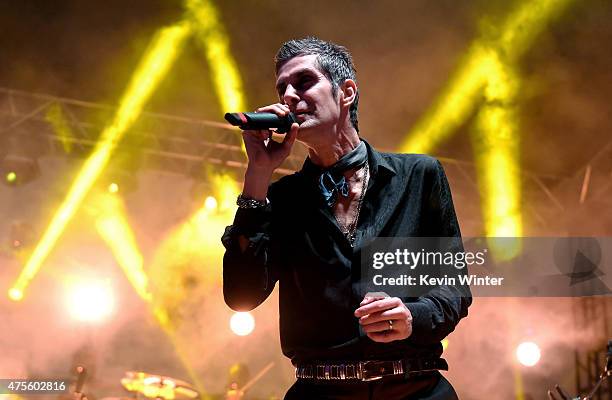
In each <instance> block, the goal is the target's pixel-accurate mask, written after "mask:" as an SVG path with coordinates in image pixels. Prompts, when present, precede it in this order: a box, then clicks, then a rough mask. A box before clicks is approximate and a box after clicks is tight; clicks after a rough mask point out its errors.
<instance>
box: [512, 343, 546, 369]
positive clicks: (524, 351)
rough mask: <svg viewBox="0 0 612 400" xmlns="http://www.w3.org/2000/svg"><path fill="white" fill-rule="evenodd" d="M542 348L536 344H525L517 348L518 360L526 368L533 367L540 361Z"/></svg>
mask: <svg viewBox="0 0 612 400" xmlns="http://www.w3.org/2000/svg"><path fill="white" fill-rule="evenodd" d="M540 356H541V353H540V347H539V346H538V345H537V344H535V343H534V342H523V343H521V344H519V345H518V346H517V348H516V358H517V360H518V361H519V362H520V363H521V364H522V365H524V366H526V367H533V366H534V365H536V364H537V363H538V361H540Z"/></svg>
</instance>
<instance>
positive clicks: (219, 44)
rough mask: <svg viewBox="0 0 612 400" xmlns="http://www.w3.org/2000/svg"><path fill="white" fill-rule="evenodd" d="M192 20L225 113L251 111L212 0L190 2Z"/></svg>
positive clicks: (227, 37) (190, 17) (227, 38)
mask: <svg viewBox="0 0 612 400" xmlns="http://www.w3.org/2000/svg"><path fill="white" fill-rule="evenodd" d="M185 8H186V10H187V16H188V18H189V19H190V20H191V21H193V22H194V31H195V35H196V38H197V40H198V42H199V43H200V45H201V46H202V47H203V49H204V53H205V55H206V60H207V61H208V65H209V67H210V71H211V78H212V81H213V85H214V88H215V92H216V93H217V97H218V98H219V102H220V105H221V109H222V110H225V112H230V111H232V110H246V109H248V108H247V106H246V102H245V96H244V90H243V85H242V78H241V77H240V72H239V70H238V65H237V63H236V61H235V60H234V58H233V57H232V53H231V50H230V43H229V36H228V35H227V33H226V32H225V29H224V27H223V23H222V22H221V20H220V18H219V11H218V10H217V8H216V7H215V5H214V3H213V2H212V1H211V0H186V1H185Z"/></svg>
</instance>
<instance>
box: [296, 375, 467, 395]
mask: <svg viewBox="0 0 612 400" xmlns="http://www.w3.org/2000/svg"><path fill="white" fill-rule="evenodd" d="M458 399H459V398H458V397H457V393H455V390H454V389H453V387H452V386H451V384H450V383H449V382H448V381H447V380H446V379H444V377H443V376H442V375H440V373H439V372H433V373H430V374H426V375H421V376H414V377H410V378H408V379H406V378H404V377H396V376H392V377H388V378H383V379H380V380H377V381H371V382H350V383H347V382H344V383H340V382H329V381H327V382H326V381H323V382H321V381H318V382H313V381H307V380H298V381H297V382H295V383H294V384H293V386H291V388H289V391H288V392H287V394H286V395H285V400H458Z"/></svg>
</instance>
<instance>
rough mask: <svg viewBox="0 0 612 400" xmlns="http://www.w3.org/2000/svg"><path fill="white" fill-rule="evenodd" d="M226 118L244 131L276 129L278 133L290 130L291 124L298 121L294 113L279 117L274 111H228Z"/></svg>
mask: <svg viewBox="0 0 612 400" xmlns="http://www.w3.org/2000/svg"><path fill="white" fill-rule="evenodd" d="M225 120H226V121H227V122H229V123H230V124H232V125H234V126H238V127H240V129H242V130H243V131H248V130H253V131H257V130H263V129H276V132H277V133H287V132H289V130H290V129H291V124H293V123H294V122H297V121H296V119H295V115H293V113H289V114H287V115H285V116H284V117H279V116H278V115H276V114H274V113H254V112H237V113H226V114H225Z"/></svg>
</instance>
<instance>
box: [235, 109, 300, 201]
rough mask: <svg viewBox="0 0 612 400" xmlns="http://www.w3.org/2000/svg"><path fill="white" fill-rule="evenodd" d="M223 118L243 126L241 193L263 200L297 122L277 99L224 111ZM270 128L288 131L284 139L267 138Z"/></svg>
mask: <svg viewBox="0 0 612 400" xmlns="http://www.w3.org/2000/svg"><path fill="white" fill-rule="evenodd" d="M260 115H262V116H260ZM225 119H227V120H228V121H229V122H230V123H231V124H232V125H237V126H239V127H240V128H241V129H243V132H242V137H243V140H244V145H245V148H246V152H247V157H248V159H249V164H248V166H247V171H246V174H245V179H244V189H243V193H242V194H243V195H244V196H246V197H249V198H252V199H256V200H264V199H265V198H266V194H267V190H268V185H269V184H270V180H271V178H272V173H273V172H274V170H275V169H276V168H278V167H279V166H280V165H281V164H282V163H283V161H284V160H285V159H286V158H287V157H288V156H289V154H291V149H292V148H293V143H295V139H296V138H297V133H298V129H299V124H298V123H297V122H295V117H294V116H293V114H292V113H291V112H290V110H289V107H288V106H287V105H286V104H280V103H276V104H271V105H269V106H265V107H261V108H258V109H257V112H255V113H227V114H225ZM245 121H246V122H245ZM273 128H275V129H277V132H281V131H284V132H286V133H287V134H286V135H285V137H284V140H283V142H281V143H279V142H275V141H274V140H268V139H270V138H271V136H272V135H271V134H272V131H270V129H273Z"/></svg>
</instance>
